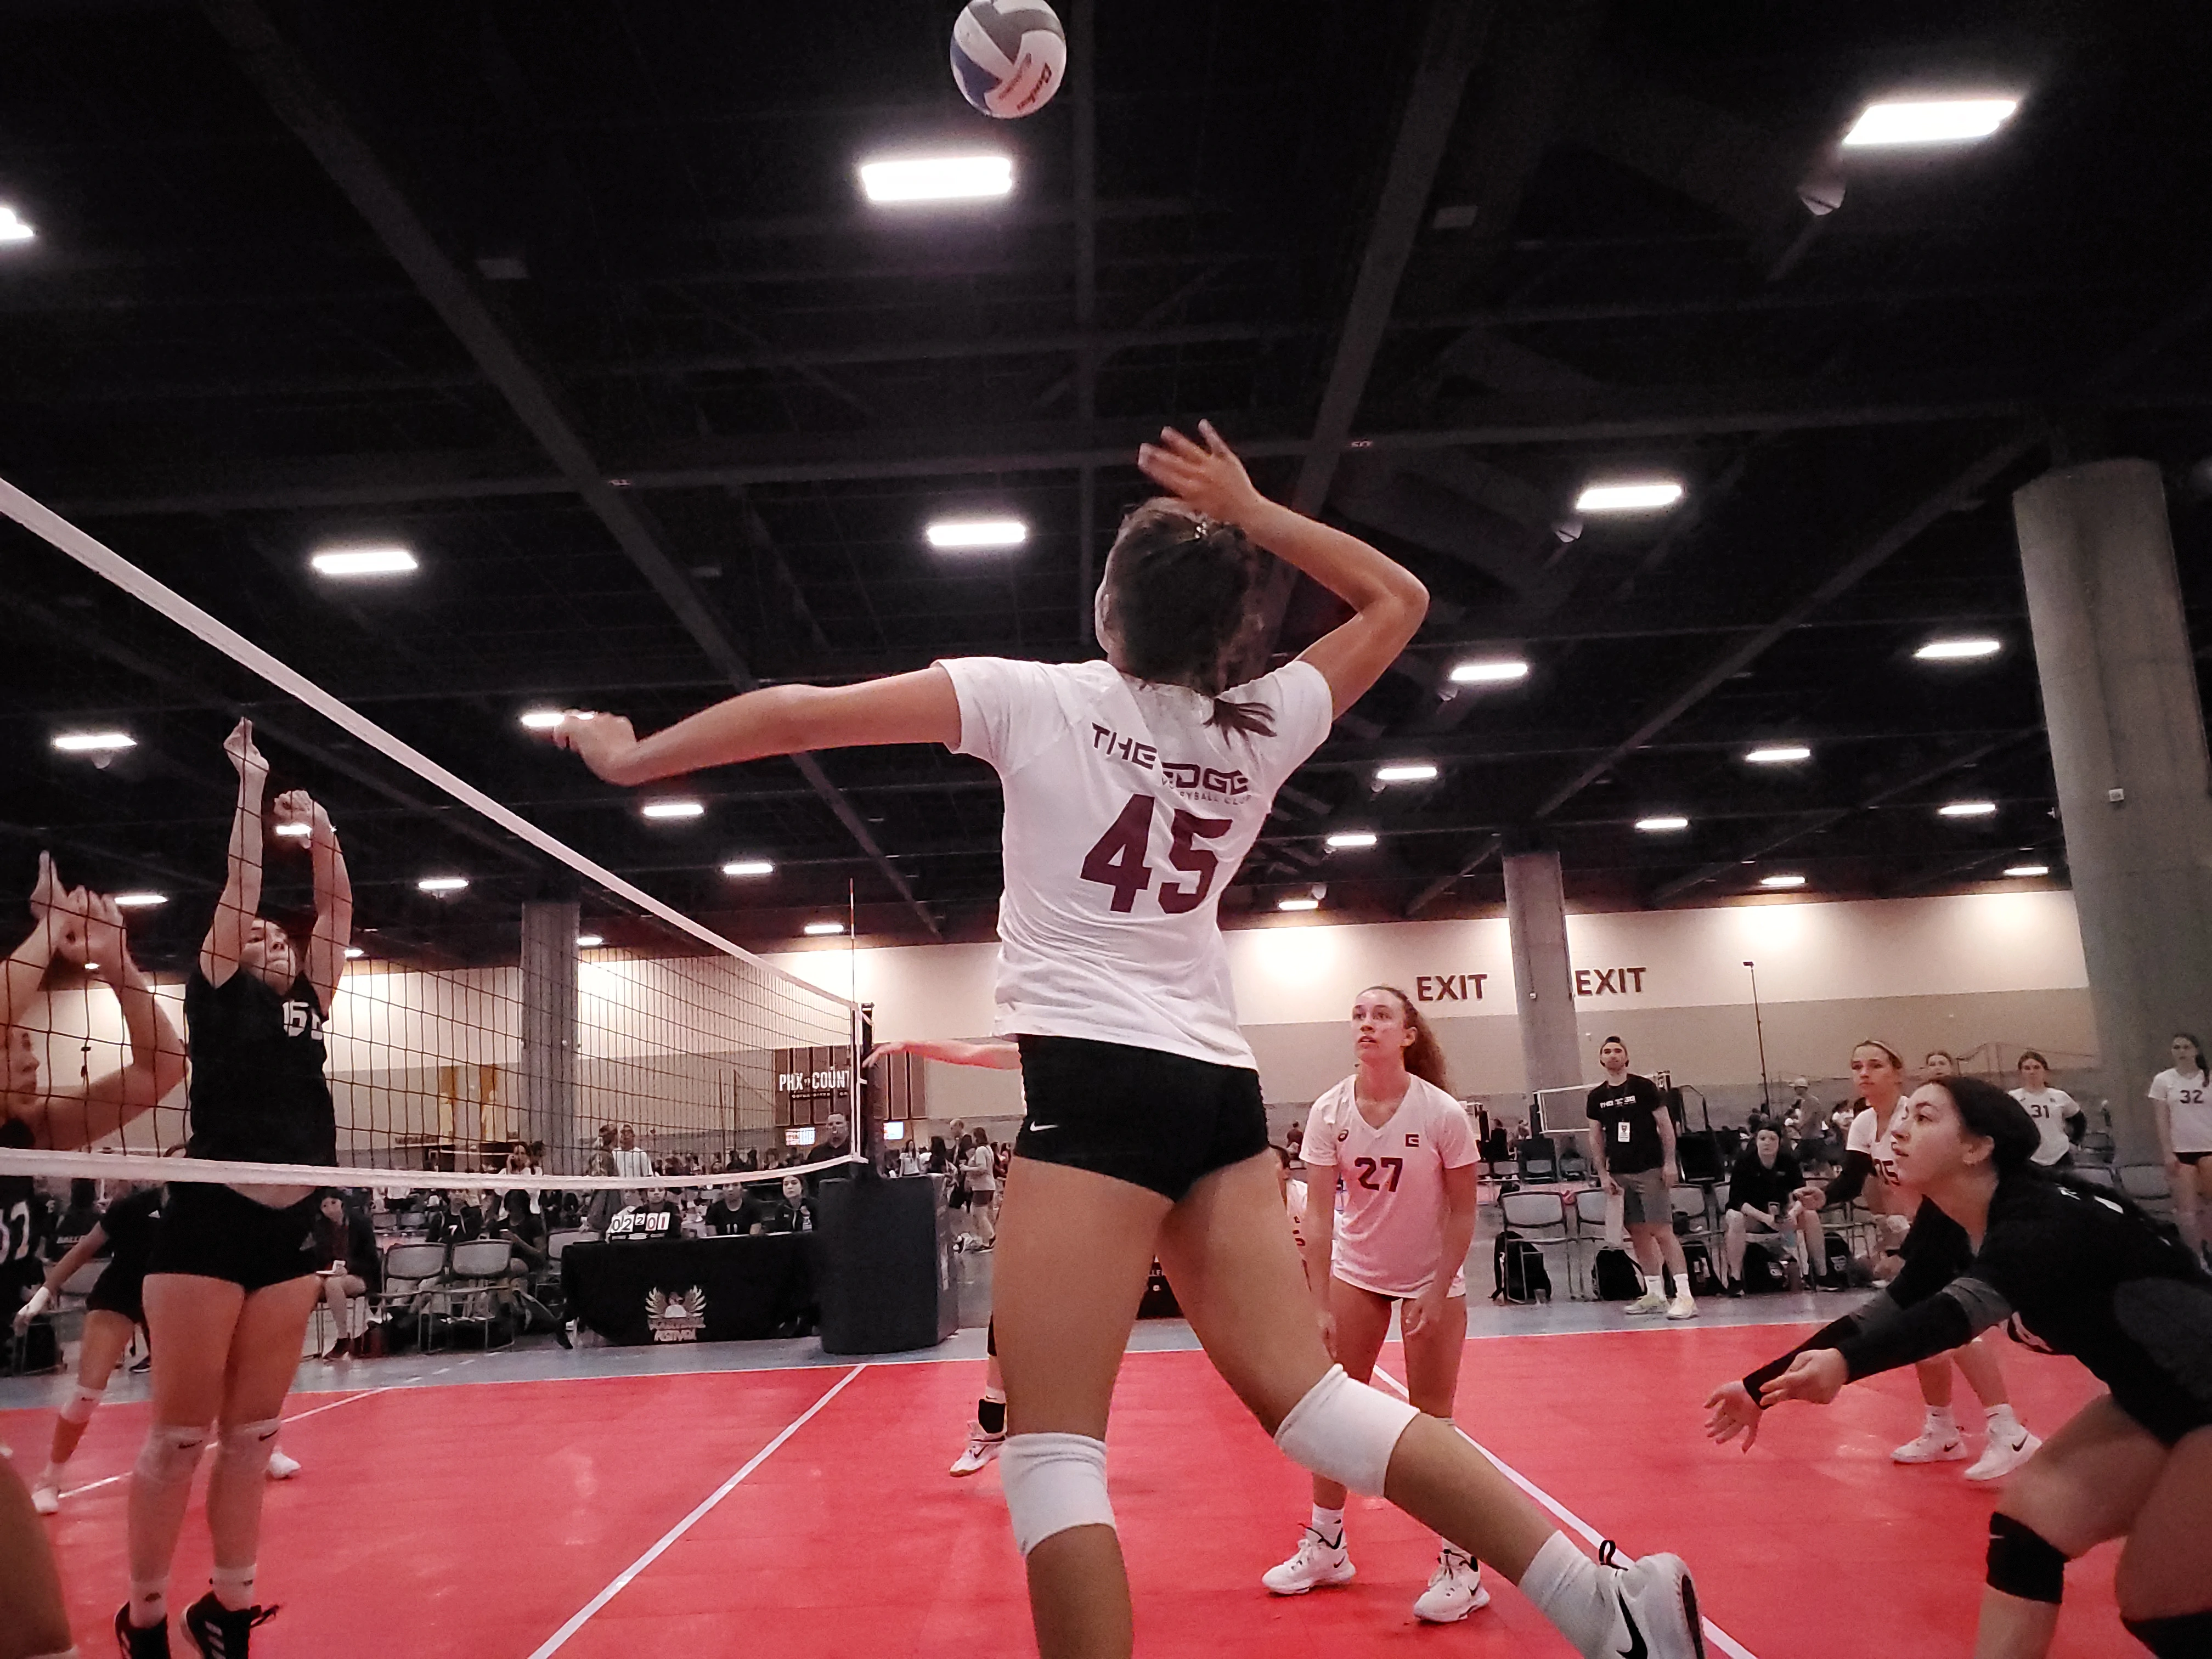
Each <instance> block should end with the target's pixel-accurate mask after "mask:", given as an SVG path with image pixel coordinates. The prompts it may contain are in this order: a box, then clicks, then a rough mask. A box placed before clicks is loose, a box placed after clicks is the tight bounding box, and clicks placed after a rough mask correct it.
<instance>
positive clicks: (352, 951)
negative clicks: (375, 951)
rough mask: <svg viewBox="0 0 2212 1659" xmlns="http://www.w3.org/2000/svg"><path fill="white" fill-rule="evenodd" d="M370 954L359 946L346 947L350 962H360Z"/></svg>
mask: <svg viewBox="0 0 2212 1659" xmlns="http://www.w3.org/2000/svg"><path fill="white" fill-rule="evenodd" d="M367 955H368V951H364V950H362V948H361V946H359V945H347V946H346V960H347V961H348V962H359V961H360V960H361V959H362V957H365V956H367Z"/></svg>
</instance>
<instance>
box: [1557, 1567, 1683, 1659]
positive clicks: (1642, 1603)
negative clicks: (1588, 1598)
mask: <svg viewBox="0 0 2212 1659" xmlns="http://www.w3.org/2000/svg"><path fill="white" fill-rule="evenodd" d="M1597 1559H1598V1561H1599V1564H1600V1565H1603V1566H1607V1567H1611V1568H1612V1569H1613V1571H1614V1575H1615V1576H1614V1579H1613V1631H1612V1632H1611V1634H1609V1635H1608V1636H1607V1638H1606V1640H1605V1644H1604V1645H1603V1646H1601V1647H1599V1648H1595V1649H1593V1650H1589V1652H1587V1653H1586V1654H1585V1655H1584V1659H1705V1626H1703V1624H1701V1623H1700V1622H1699V1618H1698V1588H1697V1586H1696V1585H1695V1584H1693V1583H1691V1582H1690V1570H1689V1568H1688V1567H1687V1566H1686V1565H1683V1561H1682V1558H1681V1557H1680V1556H1679V1555H1647V1556H1644V1557H1643V1558H1642V1559H1638V1560H1635V1561H1631V1562H1628V1563H1627V1564H1626V1565H1623V1564H1622V1563H1621V1560H1620V1551H1618V1550H1616V1549H1615V1548H1614V1547H1613V1545H1612V1544H1610V1543H1607V1545H1606V1546H1605V1547H1604V1548H1602V1549H1601V1550H1600V1551H1599V1552H1598V1558H1597Z"/></svg>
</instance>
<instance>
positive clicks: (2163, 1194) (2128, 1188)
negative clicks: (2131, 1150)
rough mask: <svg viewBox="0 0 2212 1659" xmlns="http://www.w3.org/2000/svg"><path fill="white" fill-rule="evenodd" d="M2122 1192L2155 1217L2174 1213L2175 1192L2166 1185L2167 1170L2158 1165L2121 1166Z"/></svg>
mask: <svg viewBox="0 0 2212 1659" xmlns="http://www.w3.org/2000/svg"><path fill="white" fill-rule="evenodd" d="M2120 1190H2121V1191H2122V1192H2124V1193H2125V1194H2127V1195H2128V1196H2129V1197H2130V1198H2132V1199H2133V1200H2135V1201H2136V1203H2138V1204H2140V1205H2142V1206H2143V1208H2144V1209H2146V1210H2148V1211H2149V1212H2151V1213H2152V1214H2153V1215H2158V1216H2170V1215H2172V1213H2173V1192H2172V1188H2169V1187H2168V1186H2167V1185H2166V1171H2165V1170H2164V1169H2162V1168H2161V1167H2160V1166H2159V1165H2158V1164H2122V1165H2120Z"/></svg>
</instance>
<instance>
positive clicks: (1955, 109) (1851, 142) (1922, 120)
mask: <svg viewBox="0 0 2212 1659" xmlns="http://www.w3.org/2000/svg"><path fill="white" fill-rule="evenodd" d="M2019 107H2020V100H2019V99H2017V98H1911V99H1905V98H1900V99H1896V100H1885V101H1883V102H1881V103H1876V104H1869V105H1868V106H1866V108H1865V110H1864V111H1863V112H1861V114H1860V116H1859V118H1858V119H1857V121H1856V122H1854V123H1853V124H1852V125H1851V130H1850V131H1849V132H1847V133H1845V134H1844V149H1876V148H1879V147H1882V146H1886V145H1892V144H1956V143H1968V142H1971V141H1972V140H1973V139H1976V138H1986V137H1989V136H1990V134H1991V133H1993V132H1995V131H1996V130H1997V129H1998V128H1999V127H2001V126H2002V125H2004V124H2005V123H2006V122H2007V121H2008V120H2009V119H2011V118H2012V112H2014V111H2015V110H2016V109H2018V108H2019Z"/></svg>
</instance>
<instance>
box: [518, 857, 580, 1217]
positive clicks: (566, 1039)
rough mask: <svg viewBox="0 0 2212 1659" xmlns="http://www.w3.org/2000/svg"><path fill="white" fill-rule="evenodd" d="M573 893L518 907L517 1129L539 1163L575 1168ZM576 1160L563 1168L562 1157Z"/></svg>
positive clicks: (575, 916) (575, 915) (577, 1152)
mask: <svg viewBox="0 0 2212 1659" xmlns="http://www.w3.org/2000/svg"><path fill="white" fill-rule="evenodd" d="M578 920H579V916H578V911H577V908H576V902H575V901H574V900H573V899H568V900H553V901H532V902H529V903H526V904H525V905H524V906H523V907H522V1022H521V1023H522V1031H521V1036H522V1062H521V1066H520V1072H521V1077H520V1085H521V1086H520V1090H519V1091H518V1101H519V1103H520V1106H521V1109H522V1123H523V1130H522V1133H523V1135H524V1137H525V1139H530V1140H542V1141H544V1143H545V1158H546V1167H547V1168H548V1169H549V1170H556V1171H560V1172H562V1173H567V1174H574V1173H579V1172H580V1170H581V1168H582V1165H581V1164H580V1162H579V1161H578V1160H579V1159H580V1158H581V1156H582V1152H581V1149H580V1147H579V1146H577V1144H576V927H577V923H578ZM568 1164H576V1169H575V1170H569V1169H568V1167H567V1166H568Z"/></svg>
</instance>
